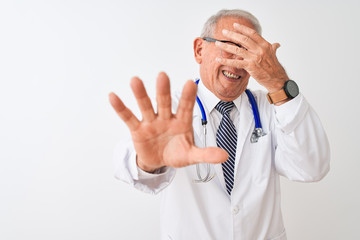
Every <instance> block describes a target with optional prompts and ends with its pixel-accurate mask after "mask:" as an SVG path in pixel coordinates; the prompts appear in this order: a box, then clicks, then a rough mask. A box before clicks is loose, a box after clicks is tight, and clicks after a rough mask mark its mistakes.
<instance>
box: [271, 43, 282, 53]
mask: <svg viewBox="0 0 360 240" xmlns="http://www.w3.org/2000/svg"><path fill="white" fill-rule="evenodd" d="M271 46H272V49H273V51H274V52H275V53H276V50H277V49H278V48H279V47H280V43H273V44H271Z"/></svg>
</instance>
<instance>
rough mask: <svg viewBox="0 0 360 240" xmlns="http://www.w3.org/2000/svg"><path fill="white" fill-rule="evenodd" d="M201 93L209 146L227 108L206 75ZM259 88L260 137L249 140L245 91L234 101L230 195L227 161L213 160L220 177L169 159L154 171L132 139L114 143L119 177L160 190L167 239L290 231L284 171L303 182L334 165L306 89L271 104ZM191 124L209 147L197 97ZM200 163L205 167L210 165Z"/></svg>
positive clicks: (270, 235)
mask: <svg viewBox="0 0 360 240" xmlns="http://www.w3.org/2000/svg"><path fill="white" fill-rule="evenodd" d="M197 94H198V96H199V98H200V99H201V101H202V103H203V105H204V108H205V112H206V115H207V117H208V124H207V136H206V141H207V146H216V132H217V129H218V127H219V124H220V121H221V118H222V115H221V114H220V113H219V112H218V111H217V110H215V106H216V104H217V103H218V102H219V101H220V100H219V99H218V98H217V97H216V96H215V95H214V94H213V93H211V92H210V91H209V90H208V89H207V88H206V87H205V86H204V85H203V84H202V83H201V81H200V83H199V86H198V93H197ZM253 94H254V95H255V98H256V100H257V104H258V107H259V112H260V117H261V123H262V126H263V129H264V131H265V133H266V135H265V136H263V137H261V138H259V141H258V142H257V143H251V142H250V137H251V134H252V132H253V130H254V127H255V121H254V116H253V112H252V108H251V105H250V102H249V100H248V98H247V95H246V93H245V92H244V93H243V94H241V96H239V97H238V98H237V99H235V100H234V104H235V106H236V107H234V108H233V109H232V110H231V113H230V117H231V119H232V120H233V122H234V125H235V127H236V130H237V134H238V142H237V150H236V159H235V173H234V188H233V190H232V194H231V196H229V195H228V194H227V192H226V187H225V181H224V176H223V172H222V166H221V164H213V165H212V173H214V174H215V177H214V179H212V180H211V181H210V182H207V183H195V182H194V180H195V179H197V174H196V167H195V166H194V165H193V166H188V167H184V168H179V169H174V168H171V167H164V168H162V169H160V170H159V171H158V172H157V173H155V174H149V173H146V172H144V171H142V170H141V169H139V168H138V167H137V165H136V153H135V151H134V148H133V146H132V143H131V142H130V143H129V144H128V146H125V147H120V146H118V147H117V148H116V151H115V155H114V160H115V163H116V172H115V176H116V178H118V179H120V180H123V181H125V182H127V183H129V184H131V185H133V186H134V187H135V188H137V189H139V190H141V191H144V192H147V193H152V194H157V193H161V194H162V204H161V239H172V240H178V239H186V240H191V239H194V240H195V239H196V240H201V239H204V240H205V239H206V240H209V239H216V240H230V239H242V240H255V239H279V240H283V239H286V233H285V228H284V225H283V220H282V214H281V209H280V205H281V204H280V182H279V175H282V176H284V177H286V178H288V179H290V180H295V181H301V182H313V181H318V180H320V179H322V178H323V177H324V176H325V175H326V173H327V172H328V171H329V161H330V150H329V144H328V140H327V137H326V134H325V132H324V130H323V128H322V125H321V122H320V121H319V119H318V117H317V115H316V113H315V112H314V110H313V109H312V108H311V107H310V105H309V104H308V103H307V101H306V100H305V98H304V97H303V96H302V95H301V94H299V96H297V97H296V98H295V99H293V100H291V101H289V102H287V103H285V104H283V105H281V106H274V105H270V104H269V102H268V101H267V99H266V94H265V93H264V92H261V91H256V92H253ZM179 98H180V93H177V94H175V96H174V97H173V101H172V107H173V111H174V112H175V111H176V108H177V105H178V101H179ZM193 127H194V139H195V144H196V145H197V146H199V147H203V146H204V143H203V138H204V135H203V127H202V125H201V112H200V110H199V107H198V106H197V105H195V107H194V114H193ZM201 169H202V170H203V174H205V169H206V168H205V166H204V165H201Z"/></svg>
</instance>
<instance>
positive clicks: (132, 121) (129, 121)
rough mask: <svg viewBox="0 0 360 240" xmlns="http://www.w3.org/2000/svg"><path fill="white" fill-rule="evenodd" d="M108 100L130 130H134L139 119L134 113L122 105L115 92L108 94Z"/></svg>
mask: <svg viewBox="0 0 360 240" xmlns="http://www.w3.org/2000/svg"><path fill="white" fill-rule="evenodd" d="M109 100H110V103H111V105H112V107H113V108H114V110H115V111H116V113H117V114H118V115H119V117H120V118H121V119H122V120H123V121H124V122H125V124H126V125H127V126H128V128H129V129H130V131H133V130H135V129H136V128H137V127H138V126H139V124H140V121H139V120H138V119H137V118H136V117H135V115H134V114H133V113H132V112H131V111H130V110H129V109H128V108H127V107H126V106H125V105H124V103H123V102H122V101H121V100H120V98H119V97H118V96H116V94H115V93H110V94H109Z"/></svg>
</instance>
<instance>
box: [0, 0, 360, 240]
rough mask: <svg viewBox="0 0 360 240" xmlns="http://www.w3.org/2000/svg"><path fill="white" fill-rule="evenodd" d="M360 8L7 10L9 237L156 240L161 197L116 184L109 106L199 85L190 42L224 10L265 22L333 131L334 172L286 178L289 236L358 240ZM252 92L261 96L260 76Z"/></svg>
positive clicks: (112, 1) (0, 76)
mask: <svg viewBox="0 0 360 240" xmlns="http://www.w3.org/2000/svg"><path fill="white" fill-rule="evenodd" d="M357 2H358V1H355V0H354V1H344V0H342V1H340V0H334V1H325V0H323V1H317V2H315V1H305V0H303V1H293V2H290V1H285V0H284V1H280V0H278V1H265V0H264V1H253V0H252V1H251V0H248V1H245V0H243V1H240V0H239V1H235V0H234V1H212V0H204V1H170V0H168V1H160V0H156V1H154V0H152V1H146V0H142V1H136V0H133V1H131V2H130V1H121V0H120V1H119V0H117V1H116V0H102V1H100V0H99V1H95V0H93V1H89V0H83V1H81V0H62V1H60V0H59V1H46V0H43V1H41V0H33V1H26V0H24V1H20V0H12V1H10V0H9V1H8V0H2V1H1V2H0V81H1V83H0V239H4V240H15V239H16V240H20V239H34V240H35V239H36V240H45V239H46V240H47V239H53V240H56V239H74V240H75V239H76V240H79V239H86V240H92V239H117V240H118V239H158V238H159V221H158V218H159V197H158V196H150V195H146V194H143V193H141V192H138V191H137V190H134V189H132V188H131V187H130V186H128V185H126V184H124V183H122V182H120V181H117V180H115V179H114V177H113V166H112V149H113V148H114V146H115V145H116V143H117V142H118V141H119V140H120V138H121V136H122V135H124V134H127V129H126V127H125V125H124V124H123V123H122V122H121V121H120V119H119V118H118V117H117V116H116V114H115V113H114V112H113V110H112V109H111V107H110V104H109V103H108V99H107V96H108V93H109V92H110V91H115V92H116V93H118V94H119V95H120V96H121V97H122V98H124V99H125V103H126V104H127V105H129V106H130V107H131V108H133V109H137V106H136V105H135V103H134V98H133V96H132V94H131V91H130V87H129V80H130V78H131V77H132V76H134V75H138V76H140V77H141V78H142V79H143V80H144V81H145V84H146V87H147V89H148V91H149V93H150V95H152V96H154V94H155V89H154V87H155V84H154V82H155V78H156V75H157V73H158V72H159V71H166V72H167V73H168V75H169V76H170V78H171V80H172V88H173V89H175V88H180V87H182V85H183V83H184V82H185V80H188V79H191V78H194V77H197V76H198V72H197V71H198V67H197V64H196V62H195V61H194V59H193V54H192V41H193V39H194V38H195V37H197V36H198V35H199V33H200V30H201V27H202V24H203V23H204V22H205V21H206V19H207V18H208V17H209V16H210V15H212V14H214V13H215V12H217V11H218V10H220V9H222V8H242V9H245V10H248V11H250V12H252V13H253V14H254V15H255V16H257V17H258V18H259V20H260V22H261V24H262V26H263V36H264V37H265V38H266V39H267V40H268V41H270V42H280V43H281V45H282V46H281V48H280V49H279V50H278V57H279V59H280V61H281V62H282V63H283V65H284V66H285V68H286V70H287V71H288V73H289V75H290V77H291V78H292V79H294V80H296V81H297V82H298V84H299V86H300V89H301V91H302V93H303V94H304V95H305V96H306V98H307V99H308V100H309V101H310V102H311V103H312V105H313V107H314V108H315V109H316V110H317V113H318V114H319V116H320V118H321V119H322V121H323V124H324V127H325V129H326V130H327V133H328V137H329V140H330V144H331V148H332V162H331V171H330V173H329V174H328V175H327V177H326V178H325V179H324V180H323V181H321V182H319V183H312V184H303V183H295V182H290V181H288V180H286V179H283V180H282V196H283V202H282V205H283V213H284V218H285V226H286V228H287V231H288V238H289V239H291V240H300V239H317V240H318V239H327V240H335V239H360V233H359V229H358V228H359V227H358V219H359V216H360V214H359V212H360V211H359V209H360V208H359V206H358V205H359V202H360V197H359V189H360V186H359V178H358V173H359V167H360V157H359V155H360V150H359V149H360V147H359V144H358V142H359V141H358V139H357V136H358V135H359V127H358V124H359V123H358V120H359V113H360V108H359V106H358V105H359V98H358V97H357V94H358V92H359V91H358V88H359V86H360V85H359V80H360V79H359V73H358V70H359V64H360V63H359V60H358V59H359V57H358V56H359V55H360V48H359V44H360V31H359V29H360V28H359V22H360V17H359V15H358V12H359V10H360V4H359V3H357ZM250 86H251V88H253V89H254V88H259V86H258V85H257V84H256V83H255V81H254V80H251V83H250Z"/></svg>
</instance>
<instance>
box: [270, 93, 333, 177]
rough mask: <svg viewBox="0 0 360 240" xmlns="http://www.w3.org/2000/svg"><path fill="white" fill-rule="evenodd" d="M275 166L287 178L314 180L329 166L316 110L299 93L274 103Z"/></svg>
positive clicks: (326, 144) (324, 172)
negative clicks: (281, 102) (286, 100)
mask: <svg viewBox="0 0 360 240" xmlns="http://www.w3.org/2000/svg"><path fill="white" fill-rule="evenodd" d="M274 114H275V129H274V136H275V138H276V139H275V142H276V151H275V167H276V170H277V172H278V173H279V174H280V175H282V176H285V177H287V178H288V179H290V180H295V181H301V182H314V181H319V180H321V179H322V178H323V177H324V176H325V175H326V174H327V172H328V171H329V169H330V147H329V142H328V139H327V136H326V134H325V131H324V129H323V127H322V124H321V122H320V120H319V118H318V116H317V115H316V113H315V111H314V110H313V109H312V107H311V106H310V105H309V104H308V102H307V101H306V99H305V98H304V97H303V96H302V95H301V94H300V95H299V96H298V97H296V98H295V99H293V100H291V101H289V102H287V103H285V104H283V105H281V106H277V107H276V106H275V107H274Z"/></svg>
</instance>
